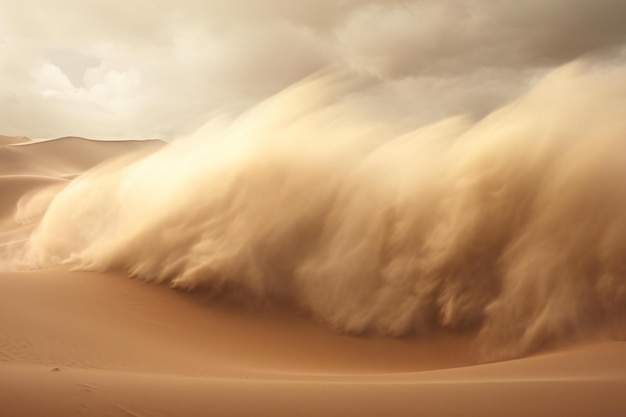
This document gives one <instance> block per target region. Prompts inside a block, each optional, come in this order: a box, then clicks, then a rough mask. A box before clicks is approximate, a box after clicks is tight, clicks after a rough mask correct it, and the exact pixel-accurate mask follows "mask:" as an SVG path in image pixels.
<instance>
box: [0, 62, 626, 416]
mask: <svg viewBox="0 0 626 417" xmlns="http://www.w3.org/2000/svg"><path fill="white" fill-rule="evenodd" d="M615 77H616V78H614V79H612V78H610V77H609V78H607V79H608V80H609V81H603V83H604V84H601V85H600V87H602V88H598V85H599V84H598V80H596V79H595V78H593V77H592V76H591V78H585V77H579V76H577V75H572V72H571V69H570V70H569V72H568V71H565V72H561V73H557V74H556V75H552V76H551V78H548V80H547V81H544V83H543V84H541V86H540V87H539V88H538V90H537V91H535V92H533V93H531V94H530V95H529V96H527V97H525V98H523V99H521V100H520V101H519V102H517V103H515V104H514V105H511V106H509V107H507V108H505V109H503V110H501V111H499V112H496V113H495V114H494V115H492V116H490V117H488V118H486V119H485V120H484V121H482V122H481V123H478V124H476V125H470V124H469V123H468V122H464V121H461V120H458V119H454V120H451V121H447V122H443V123H440V124H437V125H434V126H430V127H427V128H424V129H422V130H419V131H416V132H411V133H409V134H405V135H401V136H400V137H399V138H397V137H396V135H397V132H395V131H393V129H391V130H390V131H385V129H383V130H381V129H380V127H379V126H378V127H377V126H368V125H367V123H366V122H364V121H359V120H357V121H355V120H352V119H349V118H345V117H340V116H345V114H343V113H335V112H336V111H337V109H336V107H333V106H327V105H326V104H324V100H326V99H325V98H323V97H321V98H320V97H317V98H316V94H318V93H319V94H321V95H323V94H322V93H321V92H323V90H324V89H325V88H327V87H328V86H327V85H325V81H324V80H321V81H320V80H313V81H309V82H310V83H312V85H304V86H299V87H296V88H295V89H294V90H292V91H290V92H289V93H288V94H286V95H285V96H278V97H277V98H274V99H273V100H270V102H268V103H266V104H265V105H263V106H261V107H260V108H258V109H256V110H255V111H253V112H251V113H250V114H248V115H246V116H245V117H243V118H242V119H240V120H238V121H236V122H235V123H233V124H232V125H231V126H227V127H225V128H224V127H223V126H221V127H220V126H217V127H216V126H209V127H208V130H209V131H211V130H212V129H213V130H212V131H213V132H214V133H215V132H219V133H220V134H221V135H223V136H225V137H227V138H228V139H229V140H228V141H225V142H223V143H211V144H209V146H204V145H203V144H204V142H195V141H194V139H193V138H192V139H191V140H189V141H182V142H180V143H177V144H175V145H167V146H165V145H164V144H163V143H161V142H156V141H152V142H149V141H148V142H97V141H89V140H85V139H80V138H62V139H58V140H51V141H45V142H37V141H29V140H28V139H26V138H9V137H0V139H1V142H0V266H1V268H0V270H2V271H4V272H0V416H2V417H4V416H6V417H15V416H27V417H28V416H33V417H34V416H62V417H68V416H172V417H176V416H207V415H215V416H290V417H291V416H376V417H378V416H416V415H424V416H569V417H571V416H592V415H593V416H604V417H610V416H624V415H626V396H624V392H625V390H626V343H625V342H623V341H619V340H620V339H623V336H624V334H623V332H624V329H626V326H625V325H624V311H625V310H626V308H625V300H626V295H625V294H626V290H625V288H626V285H625V284H624V283H623V272H622V271H623V270H624V269H623V262H622V261H621V259H622V254H623V248H624V247H626V241H625V239H624V237H625V236H626V233H623V231H624V230H626V228H625V227H624V225H625V224H626V218H624V214H623V213H624V212H625V211H624V209H625V208H626V199H624V198H623V197H622V194H623V193H619V192H616V191H617V190H623V188H622V185H623V184H624V179H625V178H626V175H624V174H625V171H624V166H626V163H624V161H625V159H624V156H623V155H624V154H621V153H619V152H617V151H619V149H622V148H620V146H621V145H620V144H623V138H624V136H623V135H624V133H625V132H626V124H625V123H624V121H623V115H622V109H623V106H621V104H623V103H624V101H623V100H624V97H622V96H616V93H615V91H616V90H615V89H614V88H612V84H611V82H613V81H615V82H617V81H620V80H622V77H623V72H622V73H620V74H617V75H616V76H615ZM611 80H612V81H611ZM620 85H622V84H620ZM591 87H593V88H591ZM575 88H578V91H581V92H582V93H584V94H583V95H582V96H581V97H582V98H580V99H579V98H576V97H578V96H577V95H575V97H574V98H573V99H572V100H569V101H568V100H561V99H559V102H558V103H554V102H553V100H554V97H561V95H562V94H565V93H564V91H569V90H570V89H574V90H575ZM557 93H558V94H557ZM582 93H581V94H582ZM302 94H304V95H305V96H306V97H307V100H310V101H306V100H305V101H303V100H300V101H298V100H296V101H293V99H294V95H295V98H296V99H297V98H298V95H302ZM589 97H591V98H594V100H591V99H590V98H589ZM301 98H302V97H300V99H301ZM311 100H312V101H311ZM315 100H318V101H319V102H320V103H322V104H321V108H316V107H315V106H318V105H319V104H320V103H317V104H315V105H310V106H308V107H306V106H305V108H297V106H294V105H293V103H294V102H306V103H311V102H315ZM603 102H606V103H609V104H611V106H608V107H607V108H608V109H609V110H610V111H609V110H607V111H606V112H604V113H603V114H602V115H596V118H595V119H594V120H596V121H598V123H599V125H598V126H595V125H589V126H587V125H585V127H584V129H583V128H582V127H579V128H578V129H574V128H572V127H571V126H570V125H571V120H572V119H573V118H572V114H580V115H581V118H582V116H584V115H585V114H587V113H588V112H589V111H591V110H590V109H589V106H590V105H591V106H593V108H594V109H595V108H596V107H597V106H598V103H603ZM589 103H591V104H589ZM324 106H326V107H324ZM318 107H319V106H318ZM537 109H539V110H537ZM555 109H556V110H555ZM616 109H618V110H616ZM300 113H301V114H300ZM537 113H539V114H541V117H537ZM303 114H304V115H306V116H303ZM529 115H530V116H529ZM531 116H532V117H531ZM574 119H576V118H574ZM336 120H348V121H349V122H348V123H346V124H344V125H338V124H337V123H335V121H336ZM541 121H543V122H544V124H542V123H539V122H541ZM600 122H601V123H600ZM350 123H352V125H350ZM316 126H320V129H321V130H319V131H315V128H316ZM364 126H365V127H364ZM502 126H511V128H510V129H503V128H502ZM367 128H369V129H367ZM324 129H327V130H324ZM333 129H335V130H336V131H333ZM250 132H254V133H255V135H250ZM364 132H373V133H372V135H374V136H377V137H379V136H381V137H382V144H381V141H378V142H377V141H375V140H373V139H372V138H368V137H365V139H363V136H364V135H365V133H364ZM503 132H504V133H503ZM519 132H521V134H520V133H519ZM333 133H336V134H337V135H336V136H337V137H341V138H347V139H346V140H345V141H334V140H327V141H325V140H326V139H324V137H325V135H326V136H328V137H330V138H331V139H334V138H335V136H333V135H332V134H333ZM204 134H206V131H205V132H204ZM307 134H308V135H309V137H310V138H312V137H315V138H318V137H322V139H321V142H319V141H318V142H314V141H304V142H302V143H299V144H297V146H294V145H293V143H292V142H291V141H288V140H287V139H288V138H291V137H294V136H295V137H305V136H304V135H307ZM503 135H504V137H505V139H506V140H505V141H503V142H498V141H497V140H496V139H498V138H500V137H502V136H503ZM250 136H255V138H256V137H257V136H260V137H261V140H260V141H259V142H255V141H252V140H250V139H249V138H250ZM365 136H367V135H365ZM598 137H600V138H601V139H602V140H597V138H598ZM355 138H358V139H359V141H356V140H353V139H355ZM529 138H534V139H535V140H534V141H532V140H530V139H529ZM536 138H539V139H541V140H539V139H536ZM564 138H565V139H564ZM370 139H372V140H370ZM452 139H454V140H452ZM451 143H457V144H459V145H456V146H452V145H450V144H451ZM520 149H524V151H525V152H520ZM416 156H420V157H421V158H422V159H421V160H420V161H419V163H416V161H415V157H416ZM183 168H184V169H183ZM268 196H271V198H268ZM442 207H443V208H444V209H445V210H442ZM86 271H91V272H86ZM130 278H134V279H130ZM168 285H169V286H172V287H174V288H176V289H178V290H183V291H178V290H172V289H170V288H168V287H167V286H168Z"/></svg>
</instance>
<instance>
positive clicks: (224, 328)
mask: <svg viewBox="0 0 626 417" xmlns="http://www.w3.org/2000/svg"><path fill="white" fill-rule="evenodd" d="M0 328H1V329H2V330H1V333H0V373H2V375H3V378H1V379H0V402H1V403H2V404H3V407H2V408H1V409H0V415H2V416H7V417H9V416H38V415H46V416H66V417H67V416H82V415H92V416H126V415H135V416H180V415H184V416H205V415H220V416H242V415H263V416H294V415H304V416H319V415H324V416H345V415H355V416H380V415H394V416H413V415H429V416H448V415H467V416H475V415H481V416H502V415H507V416H529V415H532V416H554V415H563V416H588V415H602V416H620V415H623V412H624V410H625V409H626V399H625V398H624V397H623V390H624V388H625V387H626V374H625V373H624V372H623V369H624V368H623V366H624V364H625V358H626V343H619V342H610V343H609V342H597V343H594V344H587V345H582V346H577V347H571V348H567V349H561V350H559V351H554V352H549V353H546V354H542V355H539V356H536V357H531V358H526V359H520V360H515V361H509V362H501V363H494V364H483V365H481V364H477V356H476V355H474V354H471V353H470V352H471V346H472V345H471V340H470V339H469V338H461V339H458V338H457V339H454V338H451V337H449V336H448V337H446V336H445V335H439V336H434V337H433V338H432V339H430V340H422V341H419V340H411V339H405V340H394V339H366V338H353V337H347V336H341V335H339V334H337V333H335V332H332V331H330V330H328V329H327V328H326V327H323V326H321V325H319V324H317V323H315V322H313V321H311V320H309V319H307V318H305V317H298V316H295V315H293V314H288V313H285V312H284V311H273V312H267V311H265V312H262V313H261V312H256V314H255V313H254V312H251V311H240V310H234V309H232V308H229V307H227V306H221V307H219V306H215V305H213V306H211V307H208V306H207V305H206V304H203V303H202V302H200V300H197V299H192V298H190V296H188V295H182V294H180V293H173V292H172V291H171V290H169V289H166V288H162V287H158V286H153V285H149V284H145V283H142V282H139V281H134V280H128V279H126V278H125V277H122V276H116V275H110V274H109V275H107V274H96V273H69V272H67V271H66V270H65V269H63V268H61V269H59V268H56V269H53V270H44V271H39V272H32V273H4V274H0Z"/></svg>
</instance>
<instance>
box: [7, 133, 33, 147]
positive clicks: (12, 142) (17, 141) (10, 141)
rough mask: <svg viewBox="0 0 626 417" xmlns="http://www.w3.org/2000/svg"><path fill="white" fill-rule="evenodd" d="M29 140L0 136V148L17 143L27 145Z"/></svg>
mask: <svg viewBox="0 0 626 417" xmlns="http://www.w3.org/2000/svg"><path fill="white" fill-rule="evenodd" d="M27 142H30V139H29V138H27V137H25V136H3V135H0V146H3V145H14V144H17V143H27Z"/></svg>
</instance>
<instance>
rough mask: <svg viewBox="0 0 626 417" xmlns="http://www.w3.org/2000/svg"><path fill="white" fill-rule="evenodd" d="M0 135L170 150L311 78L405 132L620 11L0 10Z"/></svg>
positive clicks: (494, 95)
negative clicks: (344, 77)
mask: <svg viewBox="0 0 626 417" xmlns="http://www.w3.org/2000/svg"><path fill="white" fill-rule="evenodd" d="M0 10H1V11H2V12H1V13H0V134H3V135H15V136H21V135H24V136H29V137H31V138H37V139H43V138H53V137H60V136H70V135H71V136H83V137H89V138H94V139H144V138H145V139H148V138H161V139H166V140H172V139H176V138H177V137H180V136H184V135H186V134H188V133H189V132H192V131H193V130H195V129H197V128H198V127H199V126H201V125H202V124H203V123H204V122H205V121H206V120H207V119H209V118H210V117H211V115H214V114H218V113H232V114H237V113H239V112H242V111H244V110H246V109H247V108H249V107H250V106H252V105H254V104H255V103H257V102H259V101H260V100H263V99H264V98H267V97H269V96H271V95H272V94H274V93H276V92H278V91H280V90H281V89H283V88H285V87H287V86H289V85H291V84H293V83H294V82H297V81H299V80H301V79H303V78H305V77H307V76H309V75H311V74H314V73H316V72H319V71H328V70H329V69H332V70H335V71H337V70H341V71H346V72H349V73H350V74H354V75H355V77H359V79H361V80H365V81H363V82H362V83H361V87H360V90H359V92H358V93H356V94H357V95H358V102H359V103H361V104H362V106H364V107H366V108H367V109H368V110H369V111H373V112H378V113H381V112H382V113H385V114H388V115H389V116H390V117H402V118H406V119H407V120H410V121H411V123H413V124H415V125H420V124H425V123H429V122H433V121H436V120H438V119H441V118H444V117H447V116H451V115H456V114H466V115H469V116H470V117H475V118H479V117H481V116H482V115H484V114H486V113H488V112H489V111H490V110H492V109H494V108H496V107H498V106H500V105H502V104H504V103H506V102H507V101H509V100H511V99H512V98H514V97H516V96H517V95H519V94H520V93H521V92H523V91H524V90H525V89H527V88H529V87H530V86H531V85H532V84H533V83H534V82H535V81H536V80H538V79H539V78H540V77H541V76H542V75H543V74H545V73H546V72H548V71H549V70H550V69H552V68H555V67H558V66H560V65H562V64H565V63H567V62H569V61H572V60H575V59H577V58H579V57H589V56H591V57H593V59H595V60H596V61H597V62H598V63H599V65H610V64H609V63H608V62H609V61H607V60H604V58H603V57H604V56H605V55H608V54H612V55H615V54H618V55H619V54H622V55H626V54H625V53H624V51H626V24H624V22H625V21H626V1H624V0H526V1H513V0H508V1H506V0H448V1H441V0H417V1H399V0H334V1H331V0H307V1H305V0H300V1H296V0H177V1H171V0H170V1H168V0H150V1H148V0H89V1H85V0H56V1H54V2H51V1H48V0H20V1H14V0H0Z"/></svg>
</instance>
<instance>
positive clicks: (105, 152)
mask: <svg viewBox="0 0 626 417" xmlns="http://www.w3.org/2000/svg"><path fill="white" fill-rule="evenodd" d="M163 145H164V143H163V142H161V141H158V140H152V141H95V140H87V139H83V138H76V137H65V138H60V139H54V140H48V141H38V142H25V143H16V144H8V145H5V146H0V175H7V174H12V175H52V176H57V177H58V176H73V175H77V174H80V173H81V172H84V171H85V170H87V169H89V168H91V167H93V166H95V165H97V164H99V163H102V162H104V161H106V160H109V159H111V158H115V157H118V156H121V155H125V154H128V153H130V152H138V151H153V150H156V149H158V148H160V147H162V146H163Z"/></svg>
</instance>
